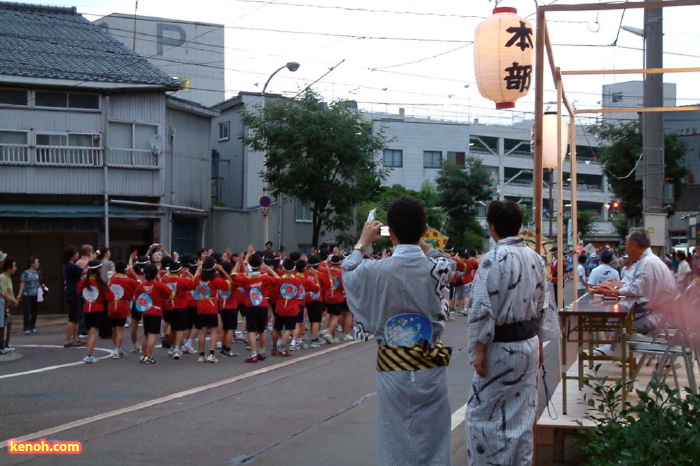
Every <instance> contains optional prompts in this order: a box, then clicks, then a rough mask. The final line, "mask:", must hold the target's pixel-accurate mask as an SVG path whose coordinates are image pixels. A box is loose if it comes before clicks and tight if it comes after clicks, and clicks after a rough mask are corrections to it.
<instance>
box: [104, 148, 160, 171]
mask: <svg viewBox="0 0 700 466" xmlns="http://www.w3.org/2000/svg"><path fill="white" fill-rule="evenodd" d="M107 165H108V166H110V167H122V168H160V164H159V157H158V152H154V151H153V150H150V149H122V148H114V147H110V148H109V157H108V158H107Z"/></svg>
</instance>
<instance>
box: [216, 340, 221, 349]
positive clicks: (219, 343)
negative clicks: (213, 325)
mask: <svg viewBox="0 0 700 466" xmlns="http://www.w3.org/2000/svg"><path fill="white" fill-rule="evenodd" d="M216 349H221V342H220V341H217V342H216Z"/></svg>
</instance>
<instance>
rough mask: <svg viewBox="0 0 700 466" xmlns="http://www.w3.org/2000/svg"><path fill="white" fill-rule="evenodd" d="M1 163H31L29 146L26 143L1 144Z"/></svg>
mask: <svg viewBox="0 0 700 466" xmlns="http://www.w3.org/2000/svg"><path fill="white" fill-rule="evenodd" d="M0 163H2V164H11V165H29V147H27V145H26V144H0Z"/></svg>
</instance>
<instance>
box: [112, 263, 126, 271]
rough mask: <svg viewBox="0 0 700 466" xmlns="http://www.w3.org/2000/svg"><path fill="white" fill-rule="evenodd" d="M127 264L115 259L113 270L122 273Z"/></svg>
mask: <svg viewBox="0 0 700 466" xmlns="http://www.w3.org/2000/svg"><path fill="white" fill-rule="evenodd" d="M127 267H128V265H127V263H126V262H124V261H117V262H115V263H114V271H115V272H117V273H124V272H126V269H127Z"/></svg>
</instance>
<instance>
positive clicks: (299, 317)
mask: <svg viewBox="0 0 700 466" xmlns="http://www.w3.org/2000/svg"><path fill="white" fill-rule="evenodd" d="M296 317H297V320H296V323H297V324H303V323H304V306H303V305H302V306H299V313H298V314H297V316H296Z"/></svg>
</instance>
